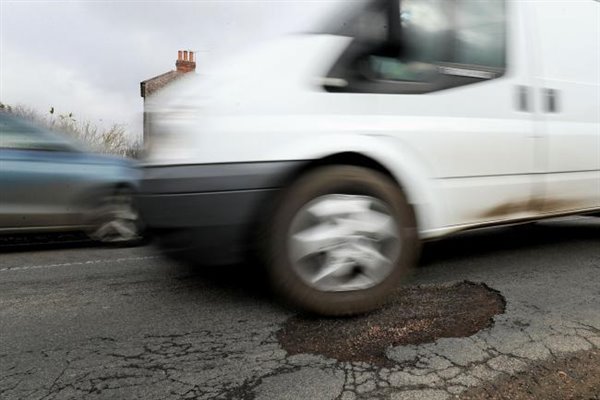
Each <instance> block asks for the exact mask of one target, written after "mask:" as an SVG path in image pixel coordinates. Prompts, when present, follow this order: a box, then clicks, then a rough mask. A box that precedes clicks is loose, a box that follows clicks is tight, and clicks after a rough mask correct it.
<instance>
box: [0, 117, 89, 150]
mask: <svg viewBox="0 0 600 400" xmlns="http://www.w3.org/2000/svg"><path fill="white" fill-rule="evenodd" d="M0 148H4V149H20V150H46V151H71V152H73V151H83V150H84V149H83V146H82V145H80V144H79V143H76V142H75V141H74V140H69V139H67V138H66V137H64V136H63V135H61V134H59V133H56V132H53V131H51V130H49V129H46V128H43V127H41V126H39V125H36V124H35V123H33V122H29V121H25V120H23V119H20V118H16V117H14V116H11V115H8V114H6V113H0Z"/></svg>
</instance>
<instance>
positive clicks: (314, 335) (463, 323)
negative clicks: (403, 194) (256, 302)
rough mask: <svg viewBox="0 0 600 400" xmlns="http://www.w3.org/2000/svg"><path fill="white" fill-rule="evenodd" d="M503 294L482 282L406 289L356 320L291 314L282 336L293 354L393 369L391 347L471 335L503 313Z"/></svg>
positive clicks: (287, 348) (285, 347) (280, 333)
mask: <svg viewBox="0 0 600 400" xmlns="http://www.w3.org/2000/svg"><path fill="white" fill-rule="evenodd" d="M505 306H506V304H505V301H504V298H503V297H502V295H501V294H500V293H499V292H497V291H495V290H493V289H491V288H489V287H488V286H486V285H485V284H482V283H473V282H468V281H464V282H459V283H455V284H451V285H423V286H414V287H407V288H404V289H402V290H400V291H398V292H397V293H396V295H395V296H394V298H393V300H392V301H391V302H390V303H389V304H388V305H387V306H385V307H384V308H383V309H381V310H379V311H376V312H373V313H370V314H367V315H364V316H358V317H352V318H325V319H324V318H318V317H310V316H295V317H292V318H290V319H289V320H288V321H287V322H286V323H285V325H284V327H283V329H281V330H280V331H279V332H278V334H277V336H278V339H279V342H280V343H281V346H282V347H283V348H284V349H285V350H286V351H287V352H288V353H289V354H292V355H293V354H303V353H310V354H320V355H323V356H325V357H328V358H333V359H336V360H338V361H350V362H367V363H371V364H374V365H378V366H382V367H389V366H392V365H393V361H391V360H390V359H389V358H388V357H386V349H387V348H389V347H390V346H399V345H407V344H414V345H416V344H422V343H431V342H434V341H435V340H437V339H439V338H449V337H468V336H471V335H473V334H475V333H477V332H479V331H480V330H481V329H484V328H487V327H489V326H491V325H492V323H493V317H494V316H495V315H498V314H502V313H504V309H505Z"/></svg>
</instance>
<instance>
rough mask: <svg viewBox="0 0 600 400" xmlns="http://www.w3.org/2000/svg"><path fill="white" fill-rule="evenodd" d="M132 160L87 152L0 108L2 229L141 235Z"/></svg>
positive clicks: (106, 238)
mask: <svg viewBox="0 0 600 400" xmlns="http://www.w3.org/2000/svg"><path fill="white" fill-rule="evenodd" d="M139 174H140V172H139V170H138V169H137V167H136V165H135V163H134V162H132V161H130V160H127V159H125V158H118V157H112V156H106V155H100V154H94V153H91V152H88V151H86V150H84V149H83V148H82V146H81V145H80V144H78V143H75V142H74V141H72V140H68V139H67V138H66V137H63V136H62V135H60V134H57V133H55V132H52V131H50V130H48V129H45V128H42V127H40V126H37V125H35V124H33V123H31V122H28V121H25V120H23V119H21V118H17V117H15V116H13V115H10V114H8V113H6V112H0V234H5V233H27V232H42V231H77V230H82V231H85V232H86V233H87V234H88V235H89V236H90V237H91V238H93V239H95V240H98V241H101V242H107V243H115V242H119V243H133V242H135V241H137V240H139V238H140V237H139V235H140V227H141V223H140V219H139V213H138V212H137V208H136V207H135V205H134V197H133V194H134V193H135V192H136V190H137V188H138V180H139Z"/></svg>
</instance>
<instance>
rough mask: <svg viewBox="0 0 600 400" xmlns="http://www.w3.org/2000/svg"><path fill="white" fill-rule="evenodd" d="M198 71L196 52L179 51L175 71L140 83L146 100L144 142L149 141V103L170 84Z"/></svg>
mask: <svg viewBox="0 0 600 400" xmlns="http://www.w3.org/2000/svg"><path fill="white" fill-rule="evenodd" d="M194 71H196V60H195V59H194V52H193V51H189V50H179V51H178V52H177V61H176V62H175V70H172V71H168V72H165V73H164V74H160V75H158V76H155V77H154V78H150V79H146V80H145V81H142V82H140V93H141V95H142V98H143V99H144V122H143V123H144V126H143V132H144V142H145V141H146V139H147V135H148V132H149V125H150V118H149V114H148V112H147V110H146V108H147V107H146V106H147V103H148V101H149V99H150V98H151V97H152V95H153V94H155V93H156V92H158V91H160V90H161V89H162V88H163V87H165V86H167V85H168V84H169V83H171V82H173V81H175V80H177V79H179V78H181V77H182V76H183V75H185V74H187V73H190V72H194Z"/></svg>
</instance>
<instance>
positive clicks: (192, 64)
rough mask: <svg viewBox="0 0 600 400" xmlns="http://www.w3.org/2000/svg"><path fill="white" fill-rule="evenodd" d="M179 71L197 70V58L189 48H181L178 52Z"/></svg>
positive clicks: (176, 65)
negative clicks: (195, 58)
mask: <svg viewBox="0 0 600 400" xmlns="http://www.w3.org/2000/svg"><path fill="white" fill-rule="evenodd" d="M175 67H177V72H184V73H186V72H194V71H195V70H196V60H194V52H193V51H188V50H179V51H178V52H177V62H176V63H175Z"/></svg>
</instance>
